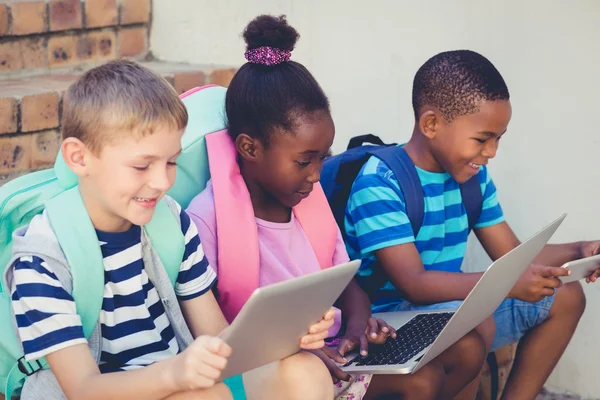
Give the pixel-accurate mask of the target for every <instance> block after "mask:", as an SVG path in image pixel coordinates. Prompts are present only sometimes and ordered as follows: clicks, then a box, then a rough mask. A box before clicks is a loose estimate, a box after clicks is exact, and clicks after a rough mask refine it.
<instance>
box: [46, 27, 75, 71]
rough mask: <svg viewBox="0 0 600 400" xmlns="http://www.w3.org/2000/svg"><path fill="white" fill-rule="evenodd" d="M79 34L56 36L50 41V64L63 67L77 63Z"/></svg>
mask: <svg viewBox="0 0 600 400" xmlns="http://www.w3.org/2000/svg"><path fill="white" fill-rule="evenodd" d="M76 49H77V36H75V35H68V36H56V37H51V38H50V40H49V41H48V66H49V67H50V68H54V67H63V66H67V65H73V64H76V63H77V55H76Z"/></svg>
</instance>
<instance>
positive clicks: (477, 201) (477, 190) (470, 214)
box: [460, 175, 483, 232]
mask: <svg viewBox="0 0 600 400" xmlns="http://www.w3.org/2000/svg"><path fill="white" fill-rule="evenodd" d="M460 194H461V196H462V201H463V204H464V205H465V210H466V211H467V218H468V220H469V232H471V231H472V230H473V228H474V227H475V224H476V223H477V221H479V216H480V215H481V208H482V207H483V194H482V193H481V185H480V183H479V176H478V175H475V176H472V177H471V179H469V180H468V181H466V182H465V183H463V184H462V185H460Z"/></svg>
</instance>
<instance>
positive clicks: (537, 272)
mask: <svg viewBox="0 0 600 400" xmlns="http://www.w3.org/2000/svg"><path fill="white" fill-rule="evenodd" d="M570 274H571V271H569V269H567V268H561V267H549V266H546V265H541V264H531V265H530V266H529V268H527V270H526V271H525V272H524V273H523V275H521V277H520V278H519V280H518V281H517V283H516V284H515V286H514V287H513V288H512V290H511V291H510V293H509V297H513V298H516V299H519V300H523V301H527V302H530V303H535V302H538V301H540V300H542V299H543V298H544V297H547V296H552V295H553V294H554V289H556V288H559V287H561V286H562V282H561V281H560V279H558V277H559V276H568V275H570Z"/></svg>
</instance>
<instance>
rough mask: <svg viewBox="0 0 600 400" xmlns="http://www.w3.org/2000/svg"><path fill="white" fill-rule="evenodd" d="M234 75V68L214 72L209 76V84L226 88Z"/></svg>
mask: <svg viewBox="0 0 600 400" xmlns="http://www.w3.org/2000/svg"><path fill="white" fill-rule="evenodd" d="M235 73H236V69H235V68H229V69H217V70H214V71H212V72H211V74H210V83H213V84H215V85H219V86H225V87H227V86H229V83H230V82H231V79H233V76H234V75H235Z"/></svg>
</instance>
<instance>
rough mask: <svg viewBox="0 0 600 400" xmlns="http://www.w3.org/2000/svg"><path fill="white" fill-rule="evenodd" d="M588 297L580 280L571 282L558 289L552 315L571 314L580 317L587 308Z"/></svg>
mask: <svg viewBox="0 0 600 400" xmlns="http://www.w3.org/2000/svg"><path fill="white" fill-rule="evenodd" d="M585 305H586V299H585V293H584V292H583V288H582V287H581V284H580V283H579V282H571V283H568V284H566V285H563V286H562V287H561V288H559V289H557V290H556V295H555V297H554V303H553V304H552V307H551V309H550V315H551V316H554V317H555V316H557V315H561V316H569V317H576V318H577V319H579V318H580V317H581V315H582V314H583V311H584V310H585Z"/></svg>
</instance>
